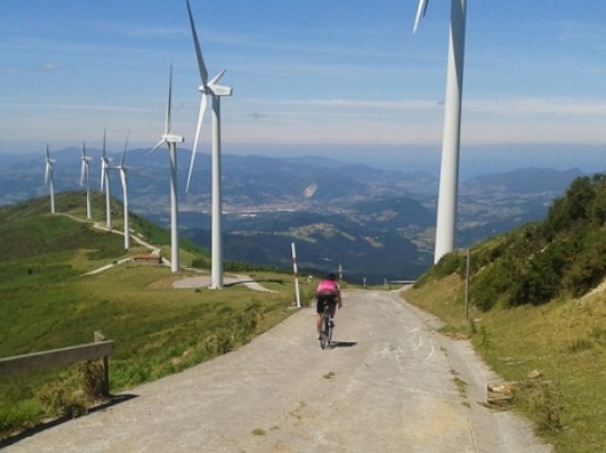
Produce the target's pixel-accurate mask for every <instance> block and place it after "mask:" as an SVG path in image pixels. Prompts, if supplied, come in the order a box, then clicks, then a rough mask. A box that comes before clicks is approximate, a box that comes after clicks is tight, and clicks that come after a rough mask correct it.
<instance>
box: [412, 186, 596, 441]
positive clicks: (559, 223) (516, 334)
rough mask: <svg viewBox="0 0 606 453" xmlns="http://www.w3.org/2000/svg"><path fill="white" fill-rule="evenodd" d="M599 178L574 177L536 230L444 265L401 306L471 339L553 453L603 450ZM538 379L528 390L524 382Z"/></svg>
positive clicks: (450, 259) (503, 238) (481, 246)
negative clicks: (511, 384) (515, 386)
mask: <svg viewBox="0 0 606 453" xmlns="http://www.w3.org/2000/svg"><path fill="white" fill-rule="evenodd" d="M605 207H606V176H604V175H596V176H594V177H592V178H589V177H583V178H578V179H576V180H575V181H573V183H572V184H571V185H570V187H569V189H568V190H567V192H566V194H565V196H563V197H561V198H559V199H557V200H556V201H555V202H554V204H553V206H552V207H551V208H550V210H549V213H548V216H547V219H546V220H545V221H544V222H542V223H535V224H531V225H527V226H525V227H523V228H520V229H518V230H515V231H512V232H510V233H508V234H506V235H503V236H499V237H495V238H493V239H491V240H488V241H485V242H483V243H481V244H479V245H477V246H475V247H473V248H472V250H471V261H470V276H471V279H470V286H469V305H470V314H469V319H470V320H471V322H469V323H468V322H466V321H465V285H464V281H463V276H464V275H465V274H466V259H465V256H464V255H461V254H456V253H453V254H450V255H447V256H445V257H444V258H443V259H442V260H441V261H440V263H438V265H437V266H435V267H434V268H432V269H431V270H430V271H429V272H428V273H426V274H425V275H424V276H423V278H422V279H421V280H420V281H419V283H418V284H417V285H416V287H415V289H413V290H411V291H409V292H406V293H404V297H405V298H406V299H407V300H409V301H410V302H413V303H415V304H417V305H419V306H420V307H422V308H424V309H426V310H428V311H430V312H433V313H435V314H438V315H439V316H441V317H442V319H444V320H445V321H447V323H448V324H449V327H448V328H447V329H446V332H450V333H453V334H455V333H456V334H457V335H468V336H470V337H471V338H472V340H473V342H474V343H475V345H476V347H477V348H478V350H479V351H480V352H481V353H482V354H483V355H484V357H485V358H486V360H487V361H488V363H489V364H490V365H491V366H492V367H493V368H494V369H495V371H497V372H498V373H499V374H500V375H501V376H504V377H505V378H506V379H508V380H510V381H517V382H521V383H522V384H520V385H521V387H520V389H519V392H518V394H516V398H515V400H516V407H517V408H518V409H520V410H523V411H524V412H525V413H526V414H527V415H529V416H531V417H532V418H533V419H534V420H535V422H536V424H537V429H539V430H540V431H541V432H542V434H543V435H545V436H546V437H547V438H549V439H550V440H551V441H552V442H553V443H554V445H555V446H556V449H557V451H563V452H564V451H565V452H572V451H579V452H588V451H596V452H598V451H605V450H606V431H604V430H603V420H604V418H606V391H605V390H604V389H606V373H604V369H606V287H605V286H604V283H603V282H604V281H605V277H606V253H605V252H606V228H605V225H606V208H605ZM535 370H537V371H538V372H539V373H540V374H541V375H542V377H543V378H542V379H539V380H534V381H527V376H528V375H529V373H531V372H532V373H533V374H535V375H536V372H535Z"/></svg>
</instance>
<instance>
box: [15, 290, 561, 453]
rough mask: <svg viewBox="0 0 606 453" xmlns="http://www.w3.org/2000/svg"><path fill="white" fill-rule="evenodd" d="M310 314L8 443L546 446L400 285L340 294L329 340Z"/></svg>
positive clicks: (429, 448)
mask: <svg viewBox="0 0 606 453" xmlns="http://www.w3.org/2000/svg"><path fill="white" fill-rule="evenodd" d="M313 316H314V312H313V310H312V309H310V308H304V309H302V310H301V311H300V312H298V313H296V314H294V315H292V316H291V317H289V318H288V319H287V320H285V321H284V322H283V323H282V324H280V325H278V326H276V327H275V328H274V329H272V330H271V331H269V332H267V333H265V334H263V335H261V336H260V337H258V338H256V339H255V340H254V341H253V342H251V343H249V344H248V345H246V346H244V347H243V348H241V349H239V350H238V351H235V352H232V353H230V354H227V355H225V356H222V357H219V358H217V359H215V360H212V361H210V362H208V363H204V364H201V365H199V366H196V367H194V368H191V369H189V370H187V371H184V372H182V373H180V374H178V375H174V376H169V377H167V378H164V379H162V380H159V381H157V382H153V383H150V384H147V385H143V386H141V387H138V388H136V389H134V390H133V391H131V392H129V393H130V394H132V395H134V396H135V397H134V398H132V399H130V400H128V401H125V402H123V403H120V404H116V405H114V406H112V407H109V408H107V409H104V410H100V411H97V412H94V413H92V414H89V415H88V416H85V417H82V418H79V419H76V420H73V421H69V422H67V423H63V424H60V425H58V426H55V427H53V428H49V429H47V430H44V431H42V432H39V433H37V434H35V435H33V436H31V437H28V438H25V439H23V440H21V441H19V442H17V443H15V444H13V445H11V446H9V447H8V448H7V450H8V451H15V452H19V451H27V452H34V451H35V452H44V451H53V452H55V451H56V452H59V451H60V452H84V451H85V452H133V451H149V452H163V451H196V452H316V451H330V452H424V453H425V452H491V453H492V452H499V451H501V452H533V451H534V452H543V451H551V450H550V448H549V447H548V446H545V445H541V444H540V443H539V442H538V441H537V440H536V439H535V438H534V437H533V436H532V433H531V431H530V429H529V427H528V426H527V425H526V424H525V423H523V422H522V421H520V420H519V419H518V418H517V417H515V416H514V415H513V414H511V413H507V412H497V413H493V412H491V411H489V410H488V409H486V408H485V407H483V406H481V405H480V404H478V403H479V402H483V401H484V400H485V388H486V383H487V381H488V380H489V379H493V378H494V377H495V376H493V375H492V374H491V373H490V372H489V371H488V370H487V369H486V368H485V367H484V366H483V365H482V364H481V363H480V362H479V361H478V360H477V359H476V357H475V355H474V354H473V352H472V351H471V349H470V347H469V345H468V344H467V343H466V342H460V341H459V342H454V341H451V340H449V339H447V338H445V337H443V336H442V335H440V334H437V333H435V331H433V330H432V328H431V327H430V325H431V324H432V322H434V321H433V320H432V318H430V316H429V315H426V314H424V313H422V312H420V311H417V310H416V309H414V308H412V307H409V306H408V305H406V304H402V303H401V302H400V301H399V296H398V293H393V292H386V291H354V292H348V293H347V294H346V295H345V306H344V308H343V309H342V310H340V311H339V313H338V314H337V317H336V329H335V336H334V341H335V342H337V344H336V347H334V348H333V349H331V350H325V351H323V350H321V349H320V346H319V344H318V341H317V340H316V339H315V328H314V326H313ZM118 347H120V345H118ZM110 371H111V368H110ZM455 377H457V378H458V379H461V380H462V381H464V382H465V383H466V386H465V389H464V390H462V389H461V388H460V386H457V385H456V383H455Z"/></svg>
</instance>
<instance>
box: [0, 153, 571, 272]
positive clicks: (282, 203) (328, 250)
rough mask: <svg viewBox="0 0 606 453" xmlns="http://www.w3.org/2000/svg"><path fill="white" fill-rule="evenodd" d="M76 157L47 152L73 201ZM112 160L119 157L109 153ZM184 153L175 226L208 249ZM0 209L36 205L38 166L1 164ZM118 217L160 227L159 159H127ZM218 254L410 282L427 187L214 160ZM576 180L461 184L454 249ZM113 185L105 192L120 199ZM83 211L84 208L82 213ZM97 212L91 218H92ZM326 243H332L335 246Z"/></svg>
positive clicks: (204, 189)
mask: <svg viewBox="0 0 606 453" xmlns="http://www.w3.org/2000/svg"><path fill="white" fill-rule="evenodd" d="M87 151H88V154H89V155H90V156H91V157H92V158H93V160H92V161H91V184H92V187H93V188H95V189H98V187H99V176H100V166H99V157H100V151H99V150H96V149H89V150H87ZM80 153H81V151H80V150H79V149H77V148H69V149H65V150H61V151H57V152H52V157H53V158H54V159H56V163H55V182H56V187H57V191H58V192H61V191H68V190H78V189H79V186H78V181H79V176H80V174H79V171H80ZM110 156H111V157H113V159H114V161H117V160H119V159H120V158H121V153H113V154H111V153H110ZM190 156H191V154H190V152H188V151H185V150H183V151H180V152H179V172H178V178H179V184H180V195H179V197H180V211H181V215H180V227H181V230H182V234H183V235H184V236H185V237H188V238H191V239H192V240H194V241H195V242H196V243H197V244H199V245H200V246H203V247H207V248H209V247H210V240H209V237H210V231H209V230H210V217H209V216H210V211H211V206H210V199H211V194H210V188H211V181H210V170H209V169H210V156H209V155H208V154H200V156H199V158H198V159H197V161H196V169H195V173H194V179H193V180H192V185H191V188H190V192H189V193H188V194H185V193H183V188H184V183H185V179H186V177H187V170H188V163H189V159H190ZM0 164H2V165H1V166H0V179H1V180H2V185H1V186H0V205H7V204H12V203H16V202H18V201H23V200H27V199H30V198H37V197H41V196H45V195H46V194H48V188H47V187H44V185H43V182H44V156H42V155H38V156H31V155H30V156H13V157H9V156H6V155H5V156H2V158H1V159H0ZM126 165H127V166H128V167H129V169H130V170H129V193H130V196H129V206H130V208H131V211H132V212H134V213H136V214H137V215H139V216H141V217H144V218H147V219H149V220H151V221H153V222H155V223H156V224H158V225H160V226H163V227H168V225H169V221H170V220H169V206H170V201H169V190H168V187H169V182H168V170H167V167H168V158H167V156H166V153H162V152H156V153H154V154H152V155H149V156H148V155H147V150H142V149H135V150H130V151H128V153H127V156H126ZM222 171H223V175H222V193H223V210H224V213H225V215H224V243H225V247H224V255H225V258H226V259H228V260H233V261H251V262H252V263H256V264H263V265H273V266H282V267H283V266H289V265H290V257H289V250H290V242H292V241H295V242H298V243H299V247H298V248H299V249H300V255H301V260H302V262H304V263H305V265H306V266H309V268H310V269H318V270H319V271H322V272H324V271H326V270H334V267H335V266H338V265H342V266H343V267H344V268H345V269H346V270H349V276H350V277H351V278H354V279H355V280H356V281H361V279H362V278H364V277H367V278H370V279H371V280H372V281H374V282H382V281H383V279H398V280H400V279H410V278H415V277H417V276H418V275H420V274H421V273H422V272H423V271H424V270H426V269H427V268H429V266H431V264H432V262H433V241H434V236H435V233H434V224H435V212H436V205H437V192H438V181H437V179H436V178H435V177H433V176H431V175H428V174H425V173H419V172H417V173H401V172H396V171H386V170H380V169H376V168H371V167H368V166H365V165H354V164H347V163H343V162H339V161H335V160H332V159H328V158H325V157H300V158H288V159H279V158H269V157H264V156H255V155H250V156H235V155H224V156H223V158H222ZM580 175H581V172H580V171H578V170H574V169H573V170H569V171H565V172H562V171H557V170H552V169H539V168H531V169H520V170H516V171H512V172H506V173H500V174H492V175H483V176H479V177H476V178H473V179H471V180H467V181H461V183H460V189H459V210H458V227H457V228H458V234H457V244H456V246H457V247H468V246H469V245H471V244H474V243H476V242H478V241H481V240H483V239H485V238H487V237H491V236H494V235H497V234H500V233H503V232H505V231H508V230H510V229H513V228H516V227H517V226H520V225H523V224H525V223H528V222H532V221H537V220H542V219H544V218H545V216H546V214H547V210H548V208H549V206H550V205H551V203H552V201H553V199H554V198H556V197H558V196H560V195H561V194H562V193H563V192H564V191H565V189H566V187H567V186H568V185H569V184H570V182H571V181H572V180H573V179H574V178H575V177H577V176H580ZM119 184H120V183H119V178H118V177H117V174H115V173H114V174H112V183H111V185H112V193H113V194H114V195H115V196H116V197H118V198H119V197H121V189H120V185H119ZM93 209H95V207H93ZM97 209H98V208H97ZM338 238H342V239H343V241H341V240H340V239H339V240H337V239H338Z"/></svg>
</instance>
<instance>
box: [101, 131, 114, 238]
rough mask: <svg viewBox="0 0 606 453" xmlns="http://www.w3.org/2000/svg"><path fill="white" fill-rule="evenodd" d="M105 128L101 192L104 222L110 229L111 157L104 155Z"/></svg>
mask: <svg viewBox="0 0 606 453" xmlns="http://www.w3.org/2000/svg"><path fill="white" fill-rule="evenodd" d="M105 135H106V133H105V130H104V131H103V151H102V154H101V192H103V191H104V190H105V222H106V227H107V229H108V230H111V229H112V209H111V186H110V180H109V169H110V165H109V163H110V162H111V159H109V158H108V157H107V156H106V155H105Z"/></svg>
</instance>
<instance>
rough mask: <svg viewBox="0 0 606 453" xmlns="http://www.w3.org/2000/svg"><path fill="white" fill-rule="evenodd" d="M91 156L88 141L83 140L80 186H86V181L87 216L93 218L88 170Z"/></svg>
mask: <svg viewBox="0 0 606 453" xmlns="http://www.w3.org/2000/svg"><path fill="white" fill-rule="evenodd" d="M90 161H91V158H90V157H88V156H87V155H86V143H84V142H82V165H81V167H80V187H84V182H85V181H86V218H87V219H88V220H90V219H91V218H92V211H91V203H90V178H89V172H88V164H89V163H90Z"/></svg>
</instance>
